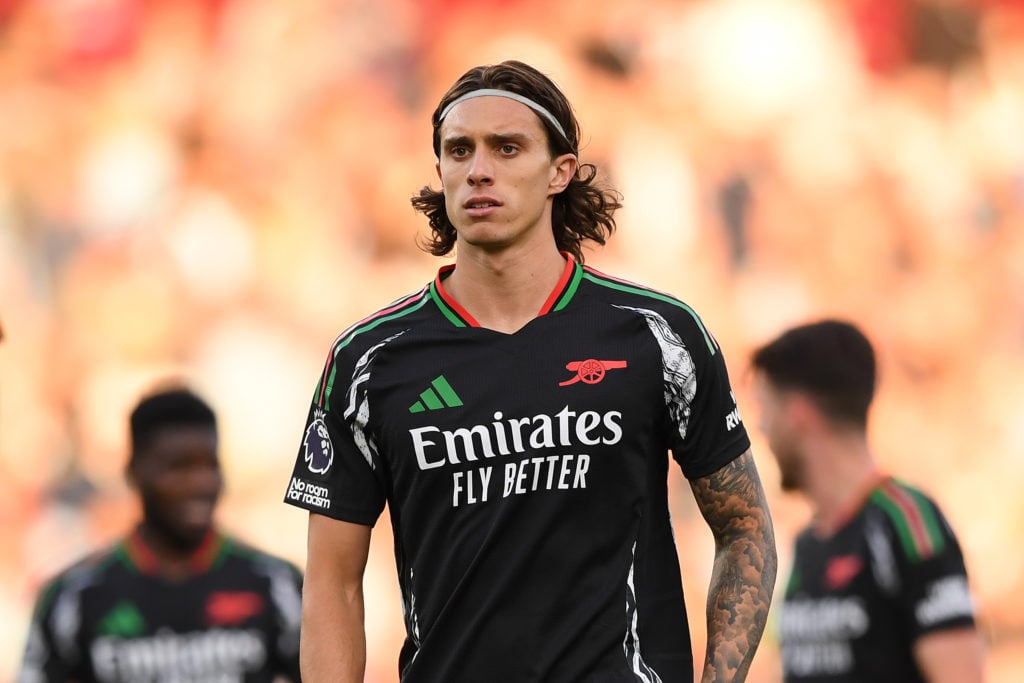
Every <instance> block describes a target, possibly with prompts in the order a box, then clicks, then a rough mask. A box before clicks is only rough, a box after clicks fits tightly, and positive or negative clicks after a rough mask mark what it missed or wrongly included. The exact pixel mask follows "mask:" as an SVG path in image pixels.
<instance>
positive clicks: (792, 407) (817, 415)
mask: <svg viewBox="0 0 1024 683" xmlns="http://www.w3.org/2000/svg"><path fill="white" fill-rule="evenodd" d="M788 409H789V411H790V419H791V420H792V421H793V424H794V425H795V426H796V427H797V428H798V429H800V431H803V432H806V431H818V430H820V429H821V427H822V426H823V425H824V424H825V418H824V416H823V415H822V414H821V410H820V409H819V408H818V405H817V404H816V403H815V402H814V400H813V399H811V397H810V396H808V395H806V394H803V393H800V392H793V394H792V395H791V396H790V397H789V406H788Z"/></svg>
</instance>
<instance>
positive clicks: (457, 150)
mask: <svg viewBox="0 0 1024 683" xmlns="http://www.w3.org/2000/svg"><path fill="white" fill-rule="evenodd" d="M468 152H469V150H467V149H466V148H465V147H452V148H451V150H449V153H450V154H451V155H452V156H453V157H464V156H466V154H467V153H468Z"/></svg>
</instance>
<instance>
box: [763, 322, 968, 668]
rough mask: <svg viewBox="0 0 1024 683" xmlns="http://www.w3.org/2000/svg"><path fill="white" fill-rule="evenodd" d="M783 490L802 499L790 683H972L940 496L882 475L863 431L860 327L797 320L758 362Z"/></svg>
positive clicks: (870, 365) (868, 387) (870, 362)
mask: <svg viewBox="0 0 1024 683" xmlns="http://www.w3.org/2000/svg"><path fill="white" fill-rule="evenodd" d="M752 367H753V372H754V378H755V395H756V397H757V403H758V405H759V407H760V427H761V430H762V431H763V432H764V434H765V437H766V438H767V441H768V445H769V447H770V448H771V451H772V453H773V454H774V456H775V459H776V461H777V462H778V466H779V471H780V474H781V486H782V488H783V490H787V491H797V492H800V493H801V494H803V495H804V496H806V497H807V499H808V500H809V502H810V504H811V506H812V508H813V511H814V518H813V521H812V522H811V524H810V525H809V526H808V527H807V528H806V529H805V530H804V531H802V532H801V533H800V535H799V536H798V538H797V539H796V547H795V550H794V554H793V568H792V573H791V575H790V578H789V583H788V585H787V587H786V590H785V596H784V598H783V602H782V605H781V621H782V627H781V637H782V644H781V647H782V662H783V671H784V680H785V681H786V683H811V682H813V683H839V682H843V683H846V682H853V681H872V683H886V682H888V681H891V682H892V683H897V682H898V683H914V682H917V681H928V683H940V682H949V683H954V682H955V683H975V682H977V681H981V680H982V669H983V666H982V664H983V651H982V646H981V639H980V637H979V634H978V632H977V630H976V628H975V623H974V611H973V608H972V601H971V596H970V593H969V590H968V582H967V574H966V570H965V568H964V559H963V556H962V554H961V552H960V546H959V545H958V543H957V539H956V536H955V535H954V534H953V530H952V529H951V528H950V526H949V524H948V523H947V521H946V519H945V518H944V517H943V515H942V512H941V511H940V510H939V508H938V507H937V506H936V504H935V501H933V500H932V499H931V498H929V497H928V496H926V495H925V494H924V493H922V492H921V491H920V490H918V489H916V488H914V487H912V486H910V485H908V484H906V483H904V482H902V481H900V480H898V479H894V478H893V477H891V476H887V475H885V474H883V473H882V472H881V471H880V470H879V467H878V465H877V464H876V462H875V458H874V455H873V453H872V450H871V446H870V444H869V443H868V438H867V420H868V409H869V407H870V405H871V402H872V398H873V397H874V392H875V381H876V369H875V354H874V350H873V348H872V346H871V343H870V342H869V341H868V339H867V338H866V337H865V336H864V334H863V333H862V332H861V331H860V330H859V329H858V328H857V327H855V326H853V325H851V324H849V323H847V322H843V321H837V320H824V321H820V322H815V323H812V324H808V325H802V326H799V327H795V328H793V329H790V330H788V331H786V332H785V333H783V334H782V335H781V336H779V337H777V338H776V339H774V340H772V341H770V342H769V343H767V344H765V345H764V346H762V347H760V348H759V349H757V350H756V351H755V352H754V354H753V358H752Z"/></svg>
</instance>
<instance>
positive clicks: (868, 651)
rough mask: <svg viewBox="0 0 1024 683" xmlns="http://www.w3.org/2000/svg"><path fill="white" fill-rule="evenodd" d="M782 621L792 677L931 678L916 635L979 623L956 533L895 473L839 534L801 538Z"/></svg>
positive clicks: (845, 682)
mask: <svg viewBox="0 0 1024 683" xmlns="http://www.w3.org/2000/svg"><path fill="white" fill-rule="evenodd" d="M781 619H782V622H781V638H782V661H783V671H784V680H785V681H786V683H812V682H813V683H854V682H855V681H871V682H872V683H876V682H877V683H887V682H891V683H914V682H915V681H920V682H922V683H923V681H924V679H923V678H922V676H921V673H920V672H919V671H918V669H917V665H916V664H915V663H914V658H913V649H912V648H913V643H914V641H915V640H916V639H917V638H918V637H919V636H921V635H922V634H925V633H929V632H932V631H936V630H939V629H947V628H955V627H960V626H968V625H971V624H973V623H974V609H973V606H972V601H971V596H970V592H969V589H968V583H967V573H966V569H965V566H964V559H963V555H962V554H961V551H960V546H959V544H958V543H957V539H956V537H955V535H954V534H953V531H952V529H951V528H950V526H949V524H948V522H947V521H946V519H945V517H944V516H943V515H942V513H941V512H940V510H939V509H938V507H936V505H935V503H934V501H932V500H931V499H930V498H928V497H927V496H925V495H924V494H923V493H921V492H920V491H919V490H917V489H916V488H913V487H911V486H908V485H906V484H905V483H902V482H899V481H897V480H895V479H892V478H886V479H884V480H883V481H882V482H881V483H880V484H879V485H878V486H877V487H876V488H875V489H874V490H873V491H872V492H871V494H870V496H869V497H868V499H867V501H866V502H865V504H864V505H863V507H862V508H861V509H860V510H859V511H858V512H857V513H856V514H855V515H854V517H853V518H852V519H851V520H850V521H849V522H848V523H846V524H845V525H844V526H843V527H842V528H841V529H839V530H838V531H837V532H836V533H835V534H833V535H832V536H830V537H828V538H821V537H819V536H817V535H816V534H815V533H814V531H813V530H811V529H806V530H804V531H803V532H802V533H801V534H800V535H799V537H798V538H797V541H796V547H795V551H794V556H793V569H792V572H791V575H790V579H789V582H788V585H787V587H786V591H785V597H784V599H783V603H782V607H781Z"/></svg>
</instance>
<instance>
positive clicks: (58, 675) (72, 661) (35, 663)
mask: <svg viewBox="0 0 1024 683" xmlns="http://www.w3.org/2000/svg"><path fill="white" fill-rule="evenodd" d="M61 587H62V586H61V582H60V581H59V580H55V581H54V582H52V583H51V584H49V585H48V586H47V587H46V588H44V589H43V590H42V591H41V592H40V594H39V598H38V599H37V601H36V605H35V608H34V610H33V614H32V620H31V622H30V623H29V629H28V637H27V639H26V643H25V650H24V652H23V654H22V660H21V666H20V668H19V670H18V673H17V676H16V677H15V679H14V680H15V683H66V682H67V681H75V680H78V678H79V674H80V672H79V671H78V668H79V657H78V656H77V651H76V649H75V645H74V630H75V623H74V619H73V615H74V613H75V611H74V610H73V609H71V608H70V607H69V604H70V603H68V602H67V601H68V600H73V599H74V598H75V596H73V595H70V594H67V593H63V592H62V591H61ZM58 599H59V601H60V603H61V604H62V605H64V607H63V608H62V610H61V612H62V613H63V614H58V613H57V610H56V609H55V605H56V604H57V603H58Z"/></svg>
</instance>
